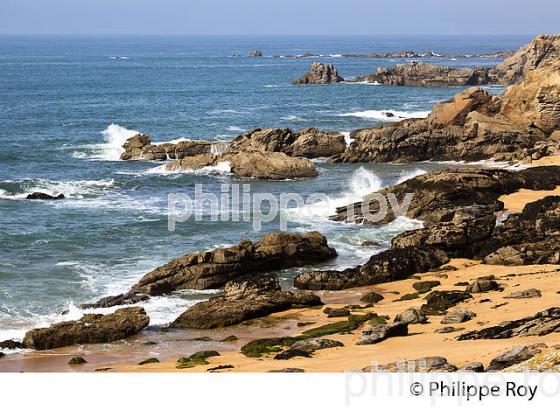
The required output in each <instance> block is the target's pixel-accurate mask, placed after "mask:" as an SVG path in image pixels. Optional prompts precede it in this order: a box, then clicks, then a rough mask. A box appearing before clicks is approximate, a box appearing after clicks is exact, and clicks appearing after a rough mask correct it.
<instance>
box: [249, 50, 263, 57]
mask: <svg viewBox="0 0 560 410" xmlns="http://www.w3.org/2000/svg"><path fill="white" fill-rule="evenodd" d="M262 56H263V53H262V51H260V50H253V51H251V52H250V53H249V57H262Z"/></svg>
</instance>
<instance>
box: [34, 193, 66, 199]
mask: <svg viewBox="0 0 560 410" xmlns="http://www.w3.org/2000/svg"><path fill="white" fill-rule="evenodd" d="M64 198H65V196H64V194H58V195H49V194H46V193H44V192H33V193H31V194H29V195H27V197H26V199H33V200H41V201H55V200H57V199H64Z"/></svg>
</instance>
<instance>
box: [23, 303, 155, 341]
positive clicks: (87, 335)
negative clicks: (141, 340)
mask: <svg viewBox="0 0 560 410" xmlns="http://www.w3.org/2000/svg"><path fill="white" fill-rule="evenodd" d="M149 323H150V318H149V317H148V315H146V312H145V311H144V309H143V308H141V307H128V308H123V309H118V310H116V311H115V312H114V313H110V314H108V315H98V314H87V315H84V316H83V317H82V318H81V319H80V320H75V321H70V322H61V323H56V324H53V325H51V327H48V328H40V329H33V330H30V331H28V332H27V333H26V334H25V337H24V338H23V346H24V347H25V348H27V349H36V350H46V349H54V348H57V347H63V346H71V345H78V344H89V343H108V342H113V341H115V340H121V339H126V338H127V337H129V336H132V335H134V334H136V333H138V332H139V331H140V330H142V329H143V328H145V327H146V326H148V324H149Z"/></svg>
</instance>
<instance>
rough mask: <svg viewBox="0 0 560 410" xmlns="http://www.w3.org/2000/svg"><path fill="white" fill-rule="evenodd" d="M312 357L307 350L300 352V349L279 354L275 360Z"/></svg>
mask: <svg viewBox="0 0 560 410" xmlns="http://www.w3.org/2000/svg"><path fill="white" fill-rule="evenodd" d="M297 356H300V357H311V354H310V353H309V352H306V351H305V350H300V349H293V348H292V349H289V350H286V351H284V352H282V353H278V354H277V355H276V356H274V359H275V360H289V359H292V358H294V357H297Z"/></svg>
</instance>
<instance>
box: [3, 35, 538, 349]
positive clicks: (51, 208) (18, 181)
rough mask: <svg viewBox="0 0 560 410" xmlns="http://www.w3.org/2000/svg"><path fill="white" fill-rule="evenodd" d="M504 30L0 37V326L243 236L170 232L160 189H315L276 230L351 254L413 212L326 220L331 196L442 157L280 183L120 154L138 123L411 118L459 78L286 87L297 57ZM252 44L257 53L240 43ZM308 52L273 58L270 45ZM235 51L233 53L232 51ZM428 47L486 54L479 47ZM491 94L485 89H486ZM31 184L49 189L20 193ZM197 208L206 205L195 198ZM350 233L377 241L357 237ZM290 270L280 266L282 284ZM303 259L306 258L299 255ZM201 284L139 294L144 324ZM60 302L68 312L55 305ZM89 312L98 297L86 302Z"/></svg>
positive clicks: (425, 48) (239, 125)
mask: <svg viewBox="0 0 560 410" xmlns="http://www.w3.org/2000/svg"><path fill="white" fill-rule="evenodd" d="M530 39H531V38H530V37H527V36H516V37H513V36H509V37H484V36H477V37H436V36H432V37H412V36H410V37H304V38H296V37H283V38H279V37H270V38H249V37H227V38H225V37H224V38H220V37H208V38H194V37H185V38H183V37H146V38H144V37H55V36H51V37H33V36H26V37H6V36H4V37H0V73H1V75H0V117H1V118H0V146H1V149H0V220H1V224H0V340H4V339H7V338H16V339H21V337H22V336H23V334H24V333H25V331H26V330H28V329H30V328H32V327H36V326H44V325H48V324H50V323H53V322H55V321H59V320H67V319H74V318H78V317H80V316H81V315H82V314H83V311H81V310H80V309H78V308H77V307H76V305H77V304H79V303H85V302H91V301H95V300H97V299H99V298H101V297H103V296H107V295H114V294H117V293H120V292H123V291H126V290H127V289H128V288H129V287H130V286H131V285H132V284H134V283H135V282H136V281H137V280H138V279H139V278H140V277H141V276H142V275H143V274H145V273H147V272H149V271H150V270H152V269H153V268H155V267H157V266H160V265H162V264H164V263H166V262H167V261H169V260H170V259H172V258H174V257H177V256H181V255H184V254H187V253H190V252H195V251H200V250H208V249H212V248H216V247H221V246H226V245H233V244H235V243H237V242H239V241H240V240H242V239H245V238H250V239H258V238H259V237H260V236H262V235H263V234H264V233H266V232H268V231H274V230H277V229H278V226H279V225H278V220H274V221H271V222H269V223H266V224H264V225H263V228H262V231H261V232H254V231H253V229H252V224H251V223H250V222H243V221H240V222H233V221H228V222H223V221H212V220H211V219H210V215H209V214H208V213H204V217H203V220H202V221H188V222H185V223H180V224H178V225H177V229H176V230H175V231H174V232H169V230H168V221H167V208H168V194H171V193H186V194H188V195H192V194H193V192H194V189H195V184H202V185H203V187H204V190H205V191H207V192H213V193H219V192H220V187H221V185H222V184H232V183H240V184H250V186H251V191H252V192H253V193H272V194H274V195H279V194H281V193H285V192H293V193H298V194H301V195H302V196H304V197H308V196H309V195H311V194H313V193H323V194H326V195H327V196H328V199H327V200H326V201H325V202H324V203H322V204H321V205H322V206H320V207H318V208H317V209H315V208H307V209H302V208H296V209H294V208H292V209H290V210H288V211H286V212H287V214H288V219H289V225H288V226H289V230H290V231H294V232H305V231H310V230H318V231H320V232H321V233H323V234H324V235H326V236H327V238H328V240H329V243H330V245H331V246H333V247H335V248H336V249H337V251H338V253H339V254H340V256H339V257H338V258H337V260H335V261H331V262H328V263H326V264H324V265H322V266H319V267H313V268H312V269H317V268H335V269H340V268H343V267H349V266H354V265H356V264H359V263H362V262H364V261H365V260H367V259H368V258H369V257H370V256H371V255H372V254H373V253H375V252H379V251H381V250H383V249H386V248H388V246H389V241H390V239H391V238H392V237H393V236H395V235H396V234H398V233H399V232H402V231H403V230H405V229H410V228H411V227H414V226H417V225H418V223H417V222H415V221H411V220H404V219H403V220H397V221H396V222H394V223H392V224H390V225H388V226H385V227H382V228H367V229H366V228H364V227H360V226H354V225H345V224H341V223H334V222H330V221H329V220H328V215H329V214H330V213H332V212H334V209H335V208H336V206H341V205H345V204H346V203H347V202H350V201H357V200H359V199H360V198H361V197H362V196H363V195H365V194H366V193H369V192H373V191H375V190H378V189H380V188H381V187H383V186H386V185H389V184H394V183H397V182H398V181H401V180H404V179H406V178H410V177H413V176H415V175H418V174H421V173H423V172H426V171H430V170H433V169H438V168H443V167H448V166H449V164H441V163H418V164H406V165H403V164H400V165H396V164H395V165H393V164H328V163H325V162H324V161H317V163H316V166H317V168H318V170H319V176H318V177H317V178H314V179H306V180H292V181H276V182H267V181H257V180H243V179H239V178H235V177H233V176H231V175H230V174H229V173H228V172H227V169H220V168H217V169H207V170H204V171H203V172H194V173H166V172H163V171H162V167H161V164H160V163H154V162H124V161H119V160H118V159H119V156H120V153H121V148H120V147H121V145H122V143H123V142H124V141H125V140H126V138H128V137H130V136H132V135H134V134H135V133H136V132H137V131H140V132H142V133H145V134H149V135H151V136H152V137H153V140H154V141H156V142H163V141H170V140H177V139H181V138H187V139H205V140H212V141H227V140H230V139H232V138H233V137H235V136H236V135H239V134H240V133H242V132H244V131H247V130H250V129H252V128H257V127H259V128H265V127H291V128H295V129H300V128H306V127H318V128H321V129H328V130H337V131H342V132H349V131H351V130H353V129H357V128H363V127H370V126H373V125H375V124H380V123H383V122H384V121H389V120H394V119H395V118H394V117H393V118H388V117H387V116H386V115H384V112H387V111H390V112H392V113H394V114H396V116H397V117H402V118H413V117H425V116H426V115H427V114H428V113H429V111H430V110H431V107H432V106H433V105H434V104H435V103H437V102H440V101H444V100H447V99H449V98H451V97H452V96H453V95H454V94H456V93H458V92H459V91H461V88H460V87H449V88H415V87H386V86H379V85H372V84H333V85H324V86H293V85H291V80H292V79H294V78H297V77H299V76H301V75H302V74H303V73H304V72H305V71H307V70H308V68H309V65H310V63H311V62H312V61H315V60H318V61H322V62H325V63H332V64H334V65H335V67H336V68H337V69H338V71H339V73H340V74H341V75H343V76H344V77H345V78H352V77H356V76H358V75H363V74H367V73H370V72H372V71H375V70H376V69H377V68H378V67H382V66H392V65H394V64H397V63H402V62H408V61H409V60H407V59H362V58H341V57H340V55H341V54H349V53H377V52H389V51H398V50H414V51H418V52H429V51H433V52H434V53H437V54H453V55H473V54H481V53H491V52H497V51H502V50H513V49H517V48H518V47H519V46H521V45H523V44H525V43H527V42H529V41H530ZM253 49H259V50H262V52H263V54H264V55H265V56H264V57H262V58H250V57H247V55H248V53H249V52H250V51H251V50H253ZM306 52H310V53H316V54H320V55H322V57H320V58H297V59H293V58H273V57H272V56H274V55H291V54H294V55H295V54H304V53H306ZM236 55H238V56H236ZM427 61H429V62H433V63H435V64H445V65H457V66H465V65H469V66H470V65H485V66H487V65H495V64H497V63H498V62H499V61H498V60H492V59H478V58H468V59H450V58H448V59H445V58H434V59H428V60H427ZM491 91H492V92H496V93H499V92H501V91H502V89H501V88H500V87H492V88H491ZM34 191H41V192H46V193H51V194H59V193H63V194H64V195H65V196H66V199H64V200H61V201H53V202H41V201H37V202H35V201H28V200H25V196H26V195H27V194H28V193H30V192H34ZM203 211H204V212H206V211H207V210H206V211H205V210H203ZM365 240H373V241H378V242H379V243H380V244H379V246H377V247H374V248H364V247H362V246H361V243H362V242H363V241H365ZM304 269H305V268H301V269H291V270H286V271H282V272H279V276H280V277H281V278H282V279H283V283H284V285H285V286H287V287H289V286H290V279H291V278H293V277H294V276H295V275H296V274H297V273H298V272H301V271H303V270H304ZM308 269H309V268H308ZM214 293H215V291H187V292H181V293H177V294H173V295H171V296H165V297H157V298H153V299H152V300H150V301H148V302H144V303H143V306H145V308H146V310H147V312H148V314H149V315H150V317H151V323H152V324H156V325H157V324H160V325H164V324H166V323H169V322H171V321H172V320H174V319H175V318H176V317H177V316H178V315H179V314H180V313H182V312H183V311H184V310H185V309H186V308H187V307H188V306H190V305H192V304H193V303H196V301H199V300H202V299H205V298H207V297H209V296H210V295H212V294H214ZM65 310H68V314H66V315H62V314H61V312H62V311H65ZM101 311H104V310H101Z"/></svg>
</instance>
